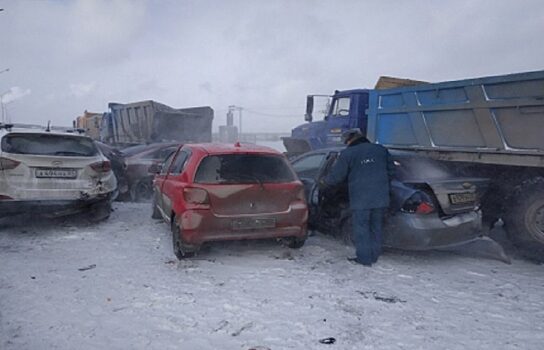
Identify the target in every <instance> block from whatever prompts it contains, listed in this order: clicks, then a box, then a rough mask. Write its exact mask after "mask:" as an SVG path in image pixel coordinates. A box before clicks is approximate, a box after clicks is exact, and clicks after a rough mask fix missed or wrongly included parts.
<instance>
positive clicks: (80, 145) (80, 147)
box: [2, 134, 98, 157]
mask: <svg viewBox="0 0 544 350" xmlns="http://www.w3.org/2000/svg"><path fill="white" fill-rule="evenodd" d="M2 151H4V152H6V153H14V154H33V155H43V156H72V157H92V156H95V155H96V154H97V153H98V150H97V148H96V146H95V145H94V143H93V141H92V140H91V139H88V138H86V137H76V136H68V135H54V134H9V135H6V136H4V138H3V139H2Z"/></svg>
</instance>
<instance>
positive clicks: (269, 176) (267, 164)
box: [195, 154, 296, 184]
mask: <svg viewBox="0 0 544 350" xmlns="http://www.w3.org/2000/svg"><path fill="white" fill-rule="evenodd" d="M295 179H296V178H295V175H294V174H293V172H292V171H291V169H290V168H289V166H288V165H287V163H286V161H285V159H284V158H283V157H277V156H270V155H255V154H225V155H216V156H207V157H206V158H204V159H203V160H202V162H201V163H200V166H199V167H198V170H197V172H196V176H195V182H196V183H211V184H218V183H236V184H241V183H279V182H291V181H294V180H295Z"/></svg>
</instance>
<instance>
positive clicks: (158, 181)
mask: <svg viewBox="0 0 544 350" xmlns="http://www.w3.org/2000/svg"><path fill="white" fill-rule="evenodd" d="M175 154H176V152H173V153H172V154H170V155H169V156H168V157H167V158H166V160H165V161H164V162H163V163H162V166H161V169H160V172H159V173H158V174H156V175H155V179H154V180H153V196H154V201H155V203H156V204H157V207H158V208H159V211H161V213H162V214H163V215H165V214H164V213H165V211H164V206H163V200H162V189H163V186H164V181H165V180H166V175H167V174H168V170H169V168H170V165H171V164H172V161H173V160H174V156H175Z"/></svg>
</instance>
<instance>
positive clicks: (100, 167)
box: [90, 160, 111, 173]
mask: <svg viewBox="0 0 544 350" xmlns="http://www.w3.org/2000/svg"><path fill="white" fill-rule="evenodd" d="M90 167H91V169H93V170H94V171H96V172H97V173H108V172H110V171H111V162H110V161H109V160H104V161H100V162H96V163H93V164H91V165H90Z"/></svg>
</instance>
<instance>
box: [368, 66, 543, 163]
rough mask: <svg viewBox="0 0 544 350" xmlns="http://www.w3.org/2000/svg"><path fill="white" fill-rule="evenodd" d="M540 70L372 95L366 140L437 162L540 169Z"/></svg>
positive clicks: (541, 152)
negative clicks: (417, 154) (447, 161)
mask: <svg viewBox="0 0 544 350" xmlns="http://www.w3.org/2000/svg"><path fill="white" fill-rule="evenodd" d="M543 131H544V71H537V72H529V73H520V74H510V75H503V76H495V77H486V78H478V79H467V80H460V81H451V82H444V83H435V84H423V85H418V86H411V87H402V88H395V89H385V90H372V91H371V92H370V96H369V109H368V129H367V136H368V138H369V139H370V140H372V141H373V142H377V143H380V144H383V145H385V146H387V147H389V148H395V149H404V150H414V151H420V152H424V153H426V154H427V155H429V156H432V157H434V158H437V159H446V160H454V161H470V162H480V163H489V164H509V165H522V166H544V137H543V136H544V135H543Z"/></svg>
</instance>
